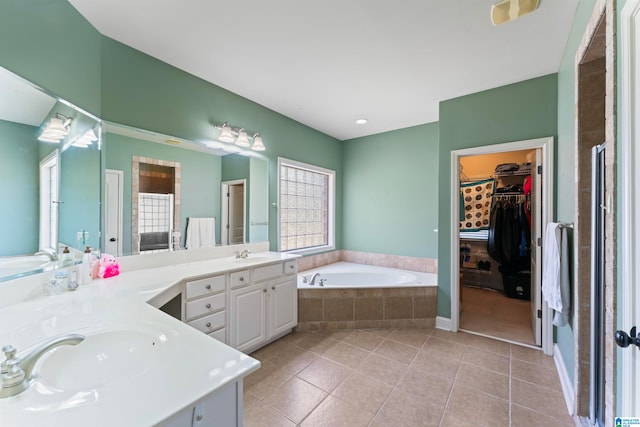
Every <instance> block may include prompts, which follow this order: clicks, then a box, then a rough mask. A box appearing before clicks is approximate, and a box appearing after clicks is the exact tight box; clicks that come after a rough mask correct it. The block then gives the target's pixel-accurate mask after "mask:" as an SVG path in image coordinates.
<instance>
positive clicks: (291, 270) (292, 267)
mask: <svg viewBox="0 0 640 427" xmlns="http://www.w3.org/2000/svg"><path fill="white" fill-rule="evenodd" d="M297 272H298V261H287V262H285V263H284V274H296V273H297Z"/></svg>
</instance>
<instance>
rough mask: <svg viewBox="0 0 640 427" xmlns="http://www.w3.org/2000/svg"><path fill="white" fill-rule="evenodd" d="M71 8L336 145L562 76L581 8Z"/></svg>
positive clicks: (251, 4) (296, 4) (169, 4)
mask: <svg viewBox="0 0 640 427" xmlns="http://www.w3.org/2000/svg"><path fill="white" fill-rule="evenodd" d="M69 1H70V3H71V4H72V5H73V6H74V7H75V8H76V9H77V10H78V11H79V12H80V13H81V14H82V15H83V16H84V17H85V18H86V19H88V20H89V21H90V22H91V23H92V24H93V25H94V26H95V27H96V28H97V29H98V30H99V31H100V32H101V33H102V34H104V35H105V36H108V37H111V38H113V39H115V40H117V41H119V42H121V43H124V44H126V45H129V46H131V47H133V48H135V49H138V50H140V51H142V52H145V53H147V54H149V55H151V56H153V57H156V58H158V59H160V60H162V61H164V62H167V63H169V64H171V65H173V66H175V67H177V68H180V69H182V70H184V71H187V72H189V73H191V74H194V75H196V76H198V77H201V78H202V79H204V80H207V81H209V82H211V83H214V84H216V85H218V86H221V87H223V88H225V89H228V90H230V91H232V92H234V93H236V94H239V95H242V96H244V97H246V98H248V99H251V100H253V101H255V102H257V103H259V104H261V105H264V106H265V107H268V108H270V109H272V110H275V111H277V112H279V113H282V114H284V115H285V116H288V117H290V118H293V119H294V120H297V121H299V122H301V123H304V124H306V125H308V126H310V127H312V128H314V129H317V130H319V131H321V132H324V133H326V134H328V135H331V136H334V137H335V138H338V139H340V140H345V139H350V138H354V137H358V136H365V135H370V134H375V133H379V132H384V131H388V130H393V129H400V128H404V127H408V126H414V125H418V124H423V123H429V122H434V121H437V120H438V103H439V102H440V101H442V100H446V99H451V98H455V97H458V96H462V95H466V94H470V93H474V92H478V91H482V90H485V89H490V88H494V87H498V86H503V85H505V84H510V83H514V82H518V81H522V80H527V79H530V78H534V77H538V76H542V75H546V74H550V73H555V72H557V71H558V68H559V65H560V60H561V57H562V53H563V50H564V47H565V44H566V41H567V37H568V35H569V31H570V29H571V23H572V20H573V16H574V14H575V10H576V6H577V4H578V0H542V1H541V2H540V8H539V9H538V10H537V11H535V12H533V13H531V14H529V15H526V16H523V17H521V18H520V19H518V20H516V21H513V22H510V23H506V24H503V25H499V26H497V27H494V26H492V24H491V20H490V10H491V5H492V4H493V3H494V1H495V0H440V1H435V0H393V1H391V0H322V1H319V0H271V1H264V0H69ZM361 117H364V118H367V119H368V120H369V123H367V124H365V125H356V124H355V123H354V122H355V120H356V119H358V118H361ZM215 119H217V120H220V121H224V120H225V117H216V118H215ZM232 125H242V126H250V124H245V123H239V124H234V123H232Z"/></svg>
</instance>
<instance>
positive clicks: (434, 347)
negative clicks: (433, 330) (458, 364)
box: [422, 336, 465, 360]
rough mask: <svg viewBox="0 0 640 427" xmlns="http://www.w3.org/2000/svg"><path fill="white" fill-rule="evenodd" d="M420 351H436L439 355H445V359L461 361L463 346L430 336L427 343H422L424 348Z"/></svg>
mask: <svg viewBox="0 0 640 427" xmlns="http://www.w3.org/2000/svg"><path fill="white" fill-rule="evenodd" d="M422 349H423V350H424V351H427V352H429V351H438V352H440V353H444V354H446V355H447V357H450V358H457V359H458V360H462V355H463V354H464V351H465V346H464V345H463V344H459V343H457V342H455V341H449V340H444V339H441V338H438V337H434V336H431V337H430V338H429V339H428V340H427V342H426V343H424V347H423V348H422Z"/></svg>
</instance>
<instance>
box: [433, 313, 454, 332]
mask: <svg viewBox="0 0 640 427" xmlns="http://www.w3.org/2000/svg"><path fill="white" fill-rule="evenodd" d="M436 328H438V329H444V330H445V331H450V330H451V319H449V318H447V317H440V316H437V317H436Z"/></svg>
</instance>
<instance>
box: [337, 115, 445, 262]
mask: <svg viewBox="0 0 640 427" xmlns="http://www.w3.org/2000/svg"><path fill="white" fill-rule="evenodd" d="M438 144H439V143H438V123H429V124H426V125H421V126H415V127H411V128H406V129H400V130H396V131H392V132H386V133H381V134H377V135H372V136H367V137H363V138H356V139H352V140H349V141H346V142H345V144H344V151H343V156H344V160H343V162H344V184H343V185H344V194H343V196H344V200H343V209H344V227H343V230H342V234H343V248H344V249H348V250H354V251H364V252H375V253H383V254H394V255H407V256H416V257H429V258H436V257H437V256H438V240H437V236H438V235H437V233H435V232H434V229H436V228H438V208H437V205H436V204H435V203H434V201H435V200H437V198H438Z"/></svg>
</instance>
